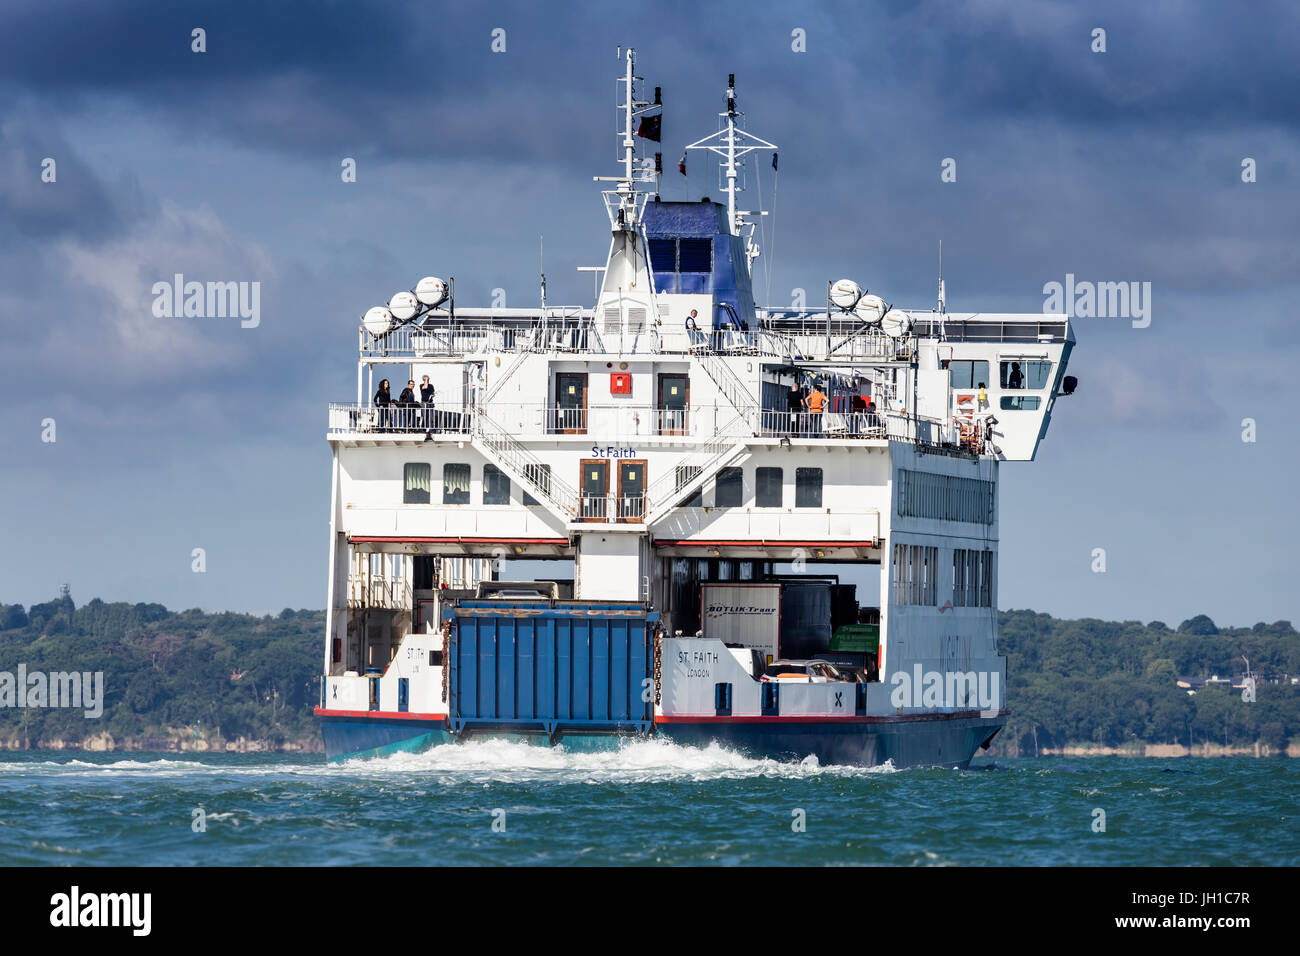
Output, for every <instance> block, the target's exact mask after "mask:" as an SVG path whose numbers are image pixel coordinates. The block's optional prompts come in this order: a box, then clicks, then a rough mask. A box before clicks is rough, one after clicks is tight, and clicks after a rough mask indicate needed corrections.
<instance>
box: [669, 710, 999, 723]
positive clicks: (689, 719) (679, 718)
mask: <svg viewBox="0 0 1300 956" xmlns="http://www.w3.org/2000/svg"><path fill="white" fill-rule="evenodd" d="M1010 713H1011V711H1009V710H1000V711H998V716H999V717H1005V716H1007V715H1009V714H1010ZM978 716H980V712H979V711H978V710H963V711H960V712H958V713H955V714H896V715H895V716H892V717H876V716H867V717H859V716H857V715H854V716H851V717H834V716H830V715H826V716H819V715H816V714H791V715H789V716H780V715H778V716H775V717H764V716H754V715H750V716H744V715H740V716H731V717H718V716H716V715H714V714H672V715H667V714H660V715H657V716H656V717H655V723H656V724H828V723H836V724H854V723H857V724H901V723H914V722H916V721H921V720H963V719H966V718H970V717H978Z"/></svg>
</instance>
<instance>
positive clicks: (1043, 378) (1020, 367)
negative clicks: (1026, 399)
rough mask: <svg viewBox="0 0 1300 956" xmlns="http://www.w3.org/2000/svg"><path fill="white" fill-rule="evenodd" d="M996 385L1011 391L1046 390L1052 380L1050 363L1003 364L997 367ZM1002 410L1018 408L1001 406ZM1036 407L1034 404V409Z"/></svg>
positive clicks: (1015, 362) (1013, 362)
mask: <svg viewBox="0 0 1300 956" xmlns="http://www.w3.org/2000/svg"><path fill="white" fill-rule="evenodd" d="M998 374H999V376H1000V377H999V379H998V384H999V385H1001V386H1002V387H1003V388H1005V389H1009V390H1012V391H1015V390H1018V389H1022V388H1046V387H1047V383H1048V382H1049V381H1051V378H1052V363H1051V362H1018V361H1010V362H1003V363H1002V364H1001V366H1000V367H999V372H998ZM1002 407H1003V408H1019V407H1020V406H1018V405H1017V406H1011V405H1003V406H1002ZM1037 407H1038V405H1037V404H1035V405H1034V408H1037Z"/></svg>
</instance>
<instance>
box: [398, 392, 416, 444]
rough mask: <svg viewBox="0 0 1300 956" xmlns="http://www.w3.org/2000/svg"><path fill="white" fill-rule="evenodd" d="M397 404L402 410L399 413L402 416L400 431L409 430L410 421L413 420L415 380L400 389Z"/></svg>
mask: <svg viewBox="0 0 1300 956" xmlns="http://www.w3.org/2000/svg"><path fill="white" fill-rule="evenodd" d="M397 404H398V405H400V406H401V408H402V410H401V412H400V413H399V414H400V415H401V416H402V424H401V426H400V427H401V429H402V430H403V431H406V430H408V429H409V428H411V427H412V426H411V422H412V419H414V418H415V404H416V403H415V379H411V380H410V381H408V382H407V383H406V388H404V389H402V394H401V395H398V396H397Z"/></svg>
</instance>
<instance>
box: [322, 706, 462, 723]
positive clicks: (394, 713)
mask: <svg viewBox="0 0 1300 956" xmlns="http://www.w3.org/2000/svg"><path fill="white" fill-rule="evenodd" d="M316 716H317V717H372V718H374V719H376V720H379V719H383V720H446V719H447V715H446V714H413V713H411V712H410V711H400V710H326V709H325V708H324V707H317V708H316Z"/></svg>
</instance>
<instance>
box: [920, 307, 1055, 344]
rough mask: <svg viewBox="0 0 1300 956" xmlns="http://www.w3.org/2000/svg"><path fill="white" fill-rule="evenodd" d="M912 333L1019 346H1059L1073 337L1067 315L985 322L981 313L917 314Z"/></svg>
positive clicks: (1034, 316)
mask: <svg viewBox="0 0 1300 956" xmlns="http://www.w3.org/2000/svg"><path fill="white" fill-rule="evenodd" d="M911 316H912V323H913V325H912V331H913V332H914V333H915V334H916V335H918V336H922V337H926V338H938V339H942V340H943V341H945V342H1017V343H1031V342H1032V343H1040V344H1044V345H1050V344H1059V343H1061V342H1064V341H1066V339H1067V338H1068V337H1069V330H1070V319H1069V317H1068V316H1065V315H1053V314H1050V313H1045V314H1043V315H1041V316H1039V315H1032V314H1025V315H1009V316H1007V317H1006V318H997V319H993V318H982V317H981V313H972V314H958V315H952V314H949V315H940V314H939V313H938V312H934V311H914V312H912V313H911Z"/></svg>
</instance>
